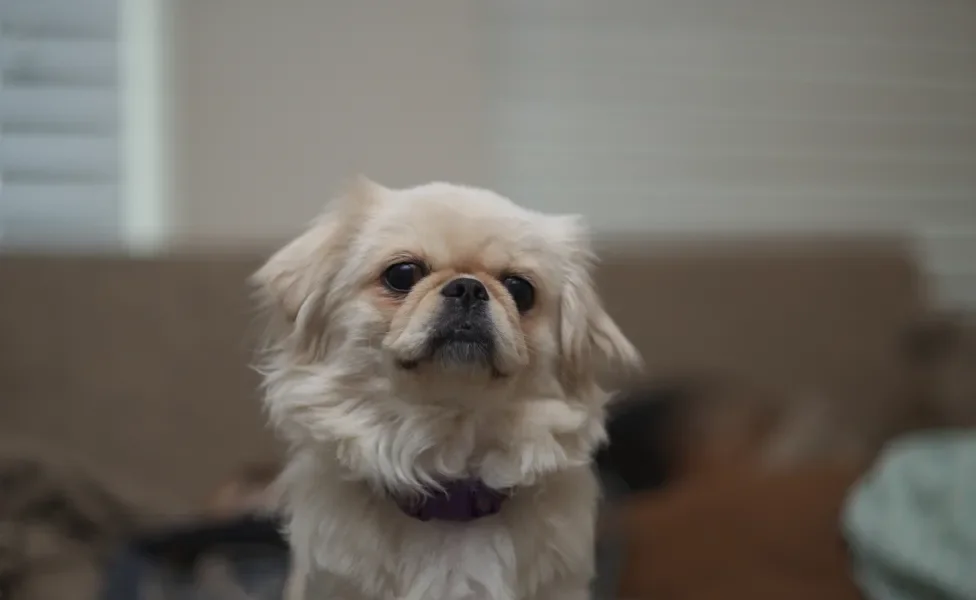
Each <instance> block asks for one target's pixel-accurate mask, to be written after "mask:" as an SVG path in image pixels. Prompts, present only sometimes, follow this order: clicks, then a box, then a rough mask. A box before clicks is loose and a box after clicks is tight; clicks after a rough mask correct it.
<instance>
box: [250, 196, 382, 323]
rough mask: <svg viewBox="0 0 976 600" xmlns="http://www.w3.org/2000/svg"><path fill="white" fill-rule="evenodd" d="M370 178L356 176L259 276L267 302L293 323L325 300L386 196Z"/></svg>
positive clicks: (256, 278)
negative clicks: (372, 210)
mask: <svg viewBox="0 0 976 600" xmlns="http://www.w3.org/2000/svg"><path fill="white" fill-rule="evenodd" d="M383 189H384V188H382V187H381V186H380V185H378V184H376V183H373V182H372V181H370V180H368V179H366V178H365V177H358V178H356V179H355V180H354V181H353V183H352V184H351V185H349V186H347V187H346V190H345V191H344V193H342V194H341V195H339V196H338V197H337V198H335V199H334V200H332V201H330V202H329V203H328V204H327V205H326V207H325V209H324V210H323V211H322V213H321V214H320V215H319V216H318V217H317V218H316V219H315V220H314V221H313V222H312V223H311V225H309V227H308V228H307V229H306V230H305V232H304V233H302V234H301V235H300V236H298V237H297V238H296V239H294V240H292V241H291V242H289V243H288V244H287V245H286V246H285V247H284V248H282V249H281V250H279V251H278V252H276V253H275V254H274V255H273V256H272V257H271V258H270V259H269V260H268V262H266V263H265V264H264V266H262V267H261V268H260V269H258V271H257V272H256V273H254V275H252V276H251V279H250V281H251V284H252V285H253V286H255V288H256V289H257V291H258V295H259V297H260V299H261V300H262V303H263V304H264V305H266V307H267V308H268V309H269V310H271V311H272V312H273V313H277V315H278V316H279V317H282V318H283V319H284V320H285V321H286V322H287V323H292V324H294V323H295V322H296V321H297V320H298V319H299V317H300V315H301V314H303V313H305V312H308V311H307V309H306V307H307V306H308V305H309V304H310V303H314V302H318V303H321V302H324V300H325V296H326V292H327V291H328V290H329V288H330V286H331V284H332V281H333V279H334V278H335V276H336V274H337V273H338V271H339V269H340V268H341V266H342V263H343V261H344V256H345V250H346V248H347V247H348V245H349V243H350V242H351V241H352V239H353V237H354V236H355V235H356V230H357V227H356V226H355V225H356V223H358V222H359V221H361V220H362V217H363V215H364V213H365V212H366V211H367V210H368V208H369V206H371V205H372V204H373V202H375V201H376V199H377V197H378V196H379V195H380V194H381V193H382V192H383Z"/></svg>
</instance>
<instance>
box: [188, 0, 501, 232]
mask: <svg viewBox="0 0 976 600" xmlns="http://www.w3.org/2000/svg"><path fill="white" fill-rule="evenodd" d="M475 1H476V0H410V1H409V2H404V1H396V0H355V1H339V0H275V1H269V0H180V2H179V3H178V4H177V5H175V6H176V8H175V14H174V19H175V22H174V30H175V39H174V40H173V41H174V50H175V56H174V67H173V79H174V88H175V98H174V106H175V115H174V127H176V131H175V136H174V137H175V142H174V143H175V155H176V157H175V165H174V168H175V171H176V175H177V182H178V183H177V185H176V187H175V192H174V195H175V196H176V197H175V199H174V208H173V211H172V217H171V229H172V231H171V234H172V236H171V239H175V240H178V241H182V242H190V243H192V244H204V245H213V244H218V245H240V244H241V243H242V242H243V243H246V244H253V243H262V242H266V241H272V240H278V239H280V238H282V237H284V236H287V235H289V234H290V233H292V232H294V231H295V230H296V229H297V228H298V227H299V226H300V224H301V223H303V222H304V221H305V220H307V219H308V218H309V217H311V216H312V215H313V214H314V213H315V211H316V210H317V209H318V208H319V207H320V206H321V205H322V203H323V202H324V201H325V199H326V198H327V197H328V195H329V194H330V192H332V191H333V190H334V189H335V187H336V186H337V185H339V184H341V182H342V180H343V179H344V178H346V177H349V176H350V175H352V174H355V173H357V172H363V173H365V174H367V175H369V176H371V177H373V178H375V179H377V180H380V181H382V182H383V183H387V184H389V185H407V184H411V183H417V182H420V181H425V180H431V179H452V180H459V181H464V182H466V183H472V184H484V183H487V181H486V178H487V176H488V173H487V172H488V170H489V169H488V167H487V165H486V154H487V150H486V148H487V136H486V126H485V122H484V112H485V111H484V109H483V102H484V101H485V98H486V94H485V93H483V89H482V86H483V85H484V84H485V81H484V77H483V73H484V65H483V64H482V62H481V57H480V44H481V36H480V35H479V31H478V30H477V23H478V19H476V18H475V17H474V14H473V11H474V10H475Z"/></svg>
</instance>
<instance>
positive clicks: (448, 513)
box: [393, 479, 509, 523]
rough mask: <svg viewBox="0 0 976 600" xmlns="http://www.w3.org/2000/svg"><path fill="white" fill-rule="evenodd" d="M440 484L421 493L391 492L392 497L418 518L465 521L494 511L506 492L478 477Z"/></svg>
mask: <svg viewBox="0 0 976 600" xmlns="http://www.w3.org/2000/svg"><path fill="white" fill-rule="evenodd" d="M441 486H442V489H440V490H430V491H429V492H427V493H426V494H425V495H423V496H417V497H411V498H407V497H403V496H398V495H393V499H394V500H395V501H396V503H397V506H399V507H400V510H402V511H403V512H404V513H405V514H406V515H408V516H411V517H413V518H415V519H418V520H420V521H430V520H436V521H452V522H455V523H466V522H468V521H474V520H475V519H480V518H482V517H489V516H491V515H494V514H497V513H498V511H500V510H501V509H502V503H504V501H505V500H506V499H507V498H508V496H509V494H508V492H506V491H502V490H496V489H494V488H490V487H488V486H487V485H485V484H484V482H483V481H481V480H480V479H458V480H453V481H445V482H443V483H442V484H441Z"/></svg>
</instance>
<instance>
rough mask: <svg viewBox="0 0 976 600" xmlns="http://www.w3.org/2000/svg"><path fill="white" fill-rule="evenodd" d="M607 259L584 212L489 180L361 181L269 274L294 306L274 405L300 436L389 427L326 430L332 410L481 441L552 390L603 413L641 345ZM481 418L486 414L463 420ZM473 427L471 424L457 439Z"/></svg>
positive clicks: (274, 291)
mask: <svg viewBox="0 0 976 600" xmlns="http://www.w3.org/2000/svg"><path fill="white" fill-rule="evenodd" d="M591 260H592V257H591V254H590V250H589V247H588V243H587V241H586V237H585V232H584V231H583V230H582V228H581V226H580V224H579V221H578V219H576V218H571V217H557V216H548V215H543V214H540V213H537V212H533V211H529V210H526V209H523V208H521V207H519V206H517V205H515V204H514V203H512V202H511V201H509V200H508V199H506V198H503V197H501V196H499V195H497V194H494V193H492V192H489V191H486V190H479V189H473V188H465V187H460V186H454V185H449V184H430V185H426V186H421V187H417V188H412V189H407V190H390V189H386V188H384V187H381V186H379V185H377V184H374V183H372V182H368V181H365V180H360V181H358V182H357V183H356V184H355V185H354V186H352V187H351V188H350V189H349V190H347V192H346V193H345V194H343V195H342V196H341V197H340V198H338V199H337V200H335V201H333V202H332V203H331V204H330V205H329V206H328V207H327V209H326V211H325V212H324V213H323V215H322V216H321V217H320V218H319V219H318V220H317V221H316V222H315V223H314V224H313V225H312V226H311V227H310V228H309V229H308V230H307V231H306V232H305V233H304V234H303V235H302V236H300V237H299V238H298V239H296V240H295V241H293V242H292V243H291V244H289V245H288V246H286V247H285V248H283V249H282V250H281V251H279V252H278V253H277V254H276V255H275V256H274V257H272V258H271V260H270V261H269V262H268V263H267V264H266V265H265V266H264V267H263V268H262V269H261V270H260V271H259V272H258V273H257V274H256V275H255V281H256V283H257V284H258V286H259V289H260V290H261V291H262V293H263V294H264V296H265V300H266V302H267V303H268V304H269V305H270V307H271V310H272V312H273V314H274V315H275V316H276V318H277V321H278V325H277V329H276V333H275V334H274V337H273V340H272V342H273V346H274V350H273V352H272V360H271V361H270V362H269V364H268V365H267V366H266V372H267V378H268V383H269V396H268V403H269V406H270V409H271V413H272V418H273V419H276V420H277V421H278V424H279V425H280V426H282V427H283V428H285V429H286V430H289V431H290V432H291V433H292V436H293V437H294V436H298V437H302V434H303V433H304V434H311V437H313V438H317V439H322V440H325V441H329V440H330V439H331V440H332V441H335V440H337V439H338V440H339V441H340V442H341V441H348V440H351V439H353V438H355V437H356V436H358V435H374V434H378V431H375V430H371V431H369V432H368V433H367V432H365V431H364V430H363V431H360V430H350V431H349V432H348V434H349V435H348V440H347V439H346V438H344V437H343V433H342V432H337V431H336V430H335V429H336V427H338V425H337V424H336V423H332V424H331V430H330V431H329V432H328V433H324V434H323V433H322V432H323V431H325V430H326V429H329V428H330V425H329V424H326V423H324V419H327V418H338V419H339V421H343V419H345V424H346V425H349V426H350V427H353V425H354V424H353V423H352V421H353V419H352V418H351V417H350V414H352V413H356V415H357V418H358V419H360V422H358V423H357V424H356V425H359V424H363V423H365V422H366V421H370V420H373V421H390V422H394V421H395V422H399V423H401V424H402V423H406V422H410V423H414V424H415V425H416V427H415V430H414V431H412V432H411V434H412V435H418V434H421V435H424V433H423V432H426V435H429V436H431V435H435V434H434V433H433V432H432V431H431V430H432V429H437V427H435V425H436V423H437V422H440V421H444V422H445V423H446V422H447V421H451V422H453V423H454V425H453V427H454V430H453V431H452V432H447V433H444V434H443V435H441V438H444V439H436V440H430V439H428V440H427V441H428V442H429V443H431V444H434V445H435V446H444V445H450V444H455V443H457V444H460V446H464V447H466V448H468V451H469V454H470V453H474V452H476V448H477V447H479V446H482V445H484V444H483V442H485V440H486V439H487V438H490V437H492V436H494V437H499V436H501V435H503V431H502V430H503V429H504V428H506V427H513V426H515V427H517V426H519V423H518V422H515V421H518V420H519V418H518V417H515V421H512V419H511V417H512V415H517V414H520V411H522V410H523V409H526V407H527V406H530V405H535V406H536V407H537V408H538V406H541V405H540V404H538V402H539V401H541V400H542V399H546V400H547V401H548V402H556V403H558V405H559V406H561V407H564V408H565V409H566V412H567V414H568V413H569V412H571V411H570V408H573V409H578V410H581V411H582V412H583V413H586V415H587V417H586V418H585V419H583V420H584V421H587V422H588V421H589V420H590V416H595V417H602V402H603V395H602V394H601V393H599V392H598V388H597V387H596V380H597V378H598V375H599V373H600V371H601V369H602V368H603V367H604V366H610V367H613V366H616V365H622V366H636V365H637V364H638V363H639V358H638V356H637V354H636V352H635V350H634V349H633V347H632V346H631V345H630V343H629V342H627V340H626V339H625V338H624V336H623V335H622V334H621V332H620V331H619V329H618V328H617V326H616V325H615V324H614V323H613V321H612V320H611V319H610V317H609V316H608V315H607V314H606V312H605V311H604V310H603V308H602V306H601V304H600V302H599V300H598V298H597V295H596V293H595V291H594V289H593V287H592V284H591V282H590V274H589V268H590V263H591ZM276 384H282V385H285V387H281V386H277V387H276ZM286 388H287V391H286ZM340 390H341V391H340ZM340 393H341V394H344V395H345V396H346V397H345V398H342V399H340V398H338V397H336V398H333V397H331V396H330V394H340ZM299 397H301V399H300V400H299V399H298V398H299ZM533 403H534V404H533ZM298 406H300V407H301V409H300V410H299V409H298V408H297V407H298ZM340 406H341V409H340V408H337V407H340ZM547 406H548V408H546V409H545V410H543V411H542V412H544V413H546V414H549V415H550V417H551V418H552V419H555V420H558V418H557V417H554V416H552V415H551V414H550V413H552V412H553V408H552V405H551V404H550V405H547ZM434 407H436V408H437V409H438V411H435V412H431V411H430V409H432V408H434ZM331 408H335V409H336V410H334V411H331ZM330 411H331V412H330ZM310 415H314V416H310ZM327 415H331V416H327ZM381 415H382V416H381ZM420 415H424V416H423V417H421V416H420ZM448 417H450V418H448ZM469 417H470V419H469ZM559 418H566V417H565V415H563V417H559ZM452 419H453V421H452ZM415 420H416V421H415ZM469 420H471V421H474V420H477V422H478V423H479V425H478V426H477V427H476V428H475V430H474V431H472V432H471V433H470V435H462V431H463V430H465V427H467V426H468V425H467V424H468V421H469ZM530 420H531V419H530ZM587 426H589V425H587ZM391 427H392V426H391ZM411 427H413V425H411ZM499 428H501V429H499ZM417 430H423V432H418V431H417ZM344 431H345V430H344ZM600 431H601V432H602V429H601V430H600ZM399 433H400V430H399V429H398V430H396V431H393V429H392V428H387V429H386V430H385V431H384V432H383V433H382V435H387V436H396V435H398V434H399ZM448 433H449V434H450V435H448ZM509 433H511V430H509ZM457 436H460V437H467V438H470V439H467V441H464V442H458V441H457V440H453V441H448V440H447V438H452V439H453V437H457ZM305 437H308V436H307V435H306V436H305ZM597 437H599V435H597ZM388 441H389V440H388ZM496 441H497V440H496ZM489 445H490V443H489ZM454 450H458V448H454ZM415 458H416V459H417V460H418V461H419V463H423V460H421V458H422V457H415ZM347 462H348V461H347ZM347 466H349V465H347ZM466 466H467V468H470V461H468V463H467V464H466ZM458 468H459V469H460V467H458ZM441 470H444V469H441ZM446 470H448V471H450V470H451V469H449V468H448V469H446Z"/></svg>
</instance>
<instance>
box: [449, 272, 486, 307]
mask: <svg viewBox="0 0 976 600" xmlns="http://www.w3.org/2000/svg"><path fill="white" fill-rule="evenodd" d="M441 295H442V296H444V297H445V298H456V299H458V300H460V301H461V302H462V303H464V304H466V305H471V304H475V303H479V302H487V301H488V289H487V288H486V287H485V284H483V283H481V282H480V281H478V280H477V279H475V278H473V277H458V278H457V279H452V280H451V281H448V282H447V283H446V284H444V287H442V288H441Z"/></svg>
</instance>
